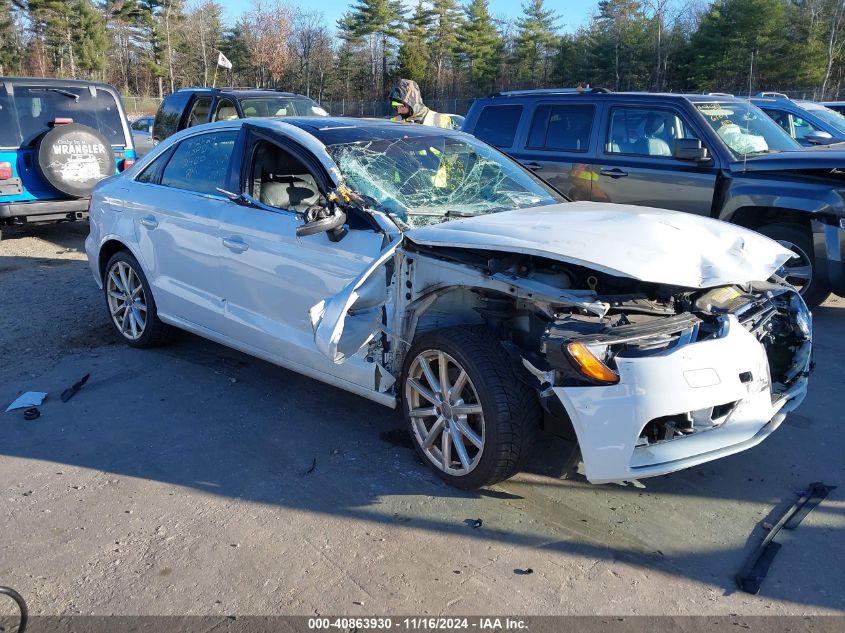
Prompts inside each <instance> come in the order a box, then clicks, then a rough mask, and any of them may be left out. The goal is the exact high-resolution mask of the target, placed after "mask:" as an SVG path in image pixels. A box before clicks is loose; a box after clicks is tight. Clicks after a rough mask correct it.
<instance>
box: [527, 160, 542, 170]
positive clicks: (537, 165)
mask: <svg viewBox="0 0 845 633" xmlns="http://www.w3.org/2000/svg"><path fill="white" fill-rule="evenodd" d="M525 166H526V167H528V169H530V170H531V171H537V170H538V169H543V166H542V165H541V164H540V163H535V162H533V161H532V162H530V163H525Z"/></svg>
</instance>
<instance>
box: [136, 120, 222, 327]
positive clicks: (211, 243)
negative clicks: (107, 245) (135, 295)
mask: <svg viewBox="0 0 845 633" xmlns="http://www.w3.org/2000/svg"><path fill="white" fill-rule="evenodd" d="M237 135H238V131H237V130H236V129H222V130H219V129H218V130H213V131H204V132H199V133H196V134H194V135H191V136H189V137H187V138H184V139H182V140H181V141H180V142H179V143H177V144H176V145H174V146H173V147H171V148H170V149H169V150H168V151H166V152H165V153H163V154H162V155H161V156H159V157H158V158H157V159H156V160H154V161H153V162H152V163H150V165H148V166H147V168H146V169H144V170H143V171H142V172H141V173H140V174H139V175H138V176H137V177H136V178H135V180H134V181H133V182H132V183H131V185H130V190H129V191H128V193H127V198H126V203H125V208H126V211H127V213H129V214H130V215H131V217H132V221H133V224H134V225H135V234H136V235H137V239H138V255H139V258H140V259H141V263H142V266H143V268H144V272H145V273H146V274H147V277H148V280H149V282H150V284H151V286H152V288H153V296H154V297H155V299H156V304H157V307H158V310H159V312H160V313H161V314H162V315H163V316H165V317H171V318H172V319H174V320H178V321H184V322H186V323H188V324H190V325H193V326H200V327H201V328H206V329H208V330H211V331H214V332H219V331H221V330H222V329H223V326H224V325H225V318H224V315H223V312H224V311H223V297H222V289H221V287H220V281H221V278H220V275H219V271H220V267H221V262H220V259H219V254H220V253H219V243H220V241H219V227H218V222H219V219H220V216H221V215H223V213H224V211H225V209H226V208H227V207H233V206H236V205H235V204H234V203H233V202H231V200H230V199H229V198H227V197H226V196H224V195H223V194H221V193H220V192H219V191H218V187H224V186H225V185H226V182H227V177H228V172H229V163H230V161H231V157H232V151H233V148H234V145H235V140H236V138H237Z"/></svg>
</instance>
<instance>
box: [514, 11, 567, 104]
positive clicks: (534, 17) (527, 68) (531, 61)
mask: <svg viewBox="0 0 845 633" xmlns="http://www.w3.org/2000/svg"><path fill="white" fill-rule="evenodd" d="M522 12H523V16H522V17H521V18H520V19H519V20H517V22H516V28H517V36H516V61H517V68H518V72H519V76H520V79H521V80H522V81H524V82H527V83H528V84H529V85H530V86H531V87H532V88H539V87H540V86H545V85H547V84H548V82H549V79H550V74H551V69H552V61H553V59H554V55H555V52H556V46H557V44H558V36H557V34H556V33H555V31H556V30H557V25H556V21H557V15H556V14H555V12H554V11H553V10H551V9H546V7H545V5H544V4H543V0H530V2H529V3H528V4H527V5H522Z"/></svg>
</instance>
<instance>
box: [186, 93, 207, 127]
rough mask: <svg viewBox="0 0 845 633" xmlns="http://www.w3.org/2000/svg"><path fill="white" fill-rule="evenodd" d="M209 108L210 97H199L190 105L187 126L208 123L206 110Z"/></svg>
mask: <svg viewBox="0 0 845 633" xmlns="http://www.w3.org/2000/svg"><path fill="white" fill-rule="evenodd" d="M210 109H211V97H199V98H198V99H197V100H196V101H194V105H192V106H191V114H190V115H189V116H188V127H192V126H194V125H202V124H203V123H208V111H209V110H210Z"/></svg>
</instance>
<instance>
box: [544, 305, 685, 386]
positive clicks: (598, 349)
mask: <svg viewBox="0 0 845 633" xmlns="http://www.w3.org/2000/svg"><path fill="white" fill-rule="evenodd" d="M700 323H701V320H700V319H699V318H698V317H696V316H695V315H693V314H689V313H684V314H679V315H676V316H672V317H666V318H658V319H653V320H651V321H647V322H645V323H638V324H634V325H620V326H616V327H607V326H605V325H602V324H600V323H595V324H594V326H593V328H592V329H593V332H595V333H586V332H585V329H586V328H585V327H584V323H583V322H577V323H576V324H575V325H576V327H574V328H573V327H571V326H572V325H573V324H572V323H569V322H568V320H566V319H564V320H561V321H557V322H555V323H554V324H552V325H551V326H549V328H548V329H547V330H546V333H545V335H544V337H543V352H544V353H545V355H546V360H547V362H548V363H549V365H551V366H552V367H554V368H555V370H557V371H558V373H559V378H560V381H561V382H563V383H565V382H574V383H576V384H579V383H580V384H584V383H586V384H591V385H613V384H616V383H618V382H619V372H618V371H617V369H616V362H615V359H616V358H618V357H620V356H624V357H637V356H653V355H655V354H660V353H663V352H666V351H669V350H671V349H674V348H675V347H678V346H680V345H685V344H687V343H689V342H692V341H694V340H696V337H697V334H698V327H699V324H700Z"/></svg>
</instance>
